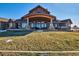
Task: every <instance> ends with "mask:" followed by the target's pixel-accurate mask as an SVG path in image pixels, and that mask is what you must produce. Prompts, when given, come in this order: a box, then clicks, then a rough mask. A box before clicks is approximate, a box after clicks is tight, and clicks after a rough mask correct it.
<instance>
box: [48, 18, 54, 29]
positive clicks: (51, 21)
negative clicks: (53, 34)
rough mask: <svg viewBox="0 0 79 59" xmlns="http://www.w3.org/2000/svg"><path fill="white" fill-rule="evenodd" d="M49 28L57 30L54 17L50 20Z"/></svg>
mask: <svg viewBox="0 0 79 59" xmlns="http://www.w3.org/2000/svg"><path fill="white" fill-rule="evenodd" d="M49 30H55V28H54V26H53V18H52V19H51V20H50V25H49Z"/></svg>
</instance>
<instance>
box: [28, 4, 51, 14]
mask: <svg viewBox="0 0 79 59" xmlns="http://www.w3.org/2000/svg"><path fill="white" fill-rule="evenodd" d="M37 8H42V9H44V10H45V11H46V12H48V13H50V12H49V11H48V10H47V9H45V8H43V7H42V6H40V5H38V6H36V7H35V8H33V9H31V10H30V11H29V12H30V13H31V12H32V11H33V10H35V9H37Z"/></svg>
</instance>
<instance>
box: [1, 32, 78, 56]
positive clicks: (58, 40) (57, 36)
mask: <svg viewBox="0 0 79 59" xmlns="http://www.w3.org/2000/svg"><path fill="white" fill-rule="evenodd" d="M8 39H9V40H13V41H12V42H9V43H6V40H8ZM0 50H15V51H16V50H18V51H79V33H78V32H32V33H30V34H27V35H24V36H12V37H11V36H9V37H0ZM51 55H52V54H51ZM60 55H62V54H60ZM78 55H79V54H78Z"/></svg>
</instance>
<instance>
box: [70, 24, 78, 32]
mask: <svg viewBox="0 0 79 59" xmlns="http://www.w3.org/2000/svg"><path fill="white" fill-rule="evenodd" d="M71 31H73V32H79V27H77V26H76V25H75V26H73V27H72V28H71Z"/></svg>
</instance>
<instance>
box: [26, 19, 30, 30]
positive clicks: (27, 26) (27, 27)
mask: <svg viewBox="0 0 79 59" xmlns="http://www.w3.org/2000/svg"><path fill="white" fill-rule="evenodd" d="M26 29H27V30H29V29H30V26H29V18H27V25H26Z"/></svg>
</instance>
